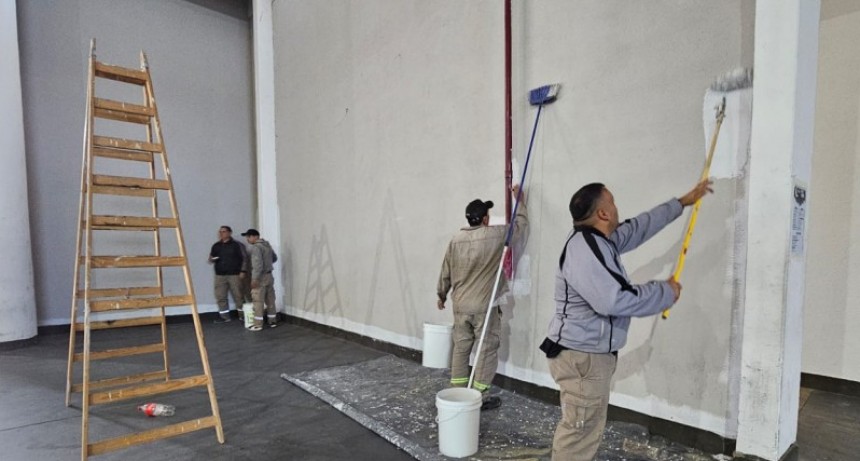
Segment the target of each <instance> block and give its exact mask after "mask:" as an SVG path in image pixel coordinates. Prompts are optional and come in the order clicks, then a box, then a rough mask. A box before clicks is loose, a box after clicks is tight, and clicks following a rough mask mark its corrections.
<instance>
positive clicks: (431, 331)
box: [421, 322, 454, 368]
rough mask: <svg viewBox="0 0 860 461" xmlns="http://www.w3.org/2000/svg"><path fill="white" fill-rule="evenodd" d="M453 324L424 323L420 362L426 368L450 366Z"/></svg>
mask: <svg viewBox="0 0 860 461" xmlns="http://www.w3.org/2000/svg"><path fill="white" fill-rule="evenodd" d="M453 330H454V326H453V325H435V324H432V323H426V322H425V323H424V354H423V358H422V360H421V364H422V365H424V366H425V367H428V368H449V367H450V366H451V349H453V347H454V343H453V341H452V340H451V332H452V331H453Z"/></svg>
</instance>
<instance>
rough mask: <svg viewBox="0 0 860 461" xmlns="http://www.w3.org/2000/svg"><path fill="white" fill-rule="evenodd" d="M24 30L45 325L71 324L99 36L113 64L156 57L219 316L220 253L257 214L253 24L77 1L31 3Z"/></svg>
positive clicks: (167, 6)
mask: <svg viewBox="0 0 860 461" xmlns="http://www.w3.org/2000/svg"><path fill="white" fill-rule="evenodd" d="M18 26H19V36H20V49H21V74H22V84H23V90H24V120H25V131H26V141H27V161H28V165H27V168H28V180H29V182H30V217H31V222H32V233H33V258H34V266H35V275H36V277H35V281H36V293H37V298H36V301H37V305H38V317H39V324H40V325H50V324H64V323H68V322H69V308H70V306H71V299H70V295H71V288H72V287H71V285H72V274H73V261H74V259H73V257H74V249H75V222H76V220H77V210H78V197H79V194H80V162H81V138H82V133H83V126H84V108H85V102H86V101H85V100H86V92H85V90H86V78H87V56H88V53H89V41H90V38H92V37H95V38H96V39H97V48H98V49H97V55H98V58H99V59H100V60H102V61H105V62H109V63H113V64H117V65H123V66H127V67H138V66H139V61H138V53H139V52H140V50H144V51H146V53H147V56H148V57H149V64H150V67H151V70H152V77H153V81H154V85H155V94H156V97H157V102H158V108H159V115H160V116H161V122H162V127H163V128H162V129H163V134H164V139H165V143H166V146H167V150H168V154H169V159H170V166H171V173H172V175H173V179H174V186H175V188H176V194H177V200H178V203H179V210H180V217H181V219H182V225H183V230H184V233H185V243H186V248H187V251H188V255H189V258H190V261H191V273H192V277H193V280H194V284H195V288H196V294H197V296H198V302H199V303H200V307H201V310H202V311H209V310H215V300H214V296H213V294H212V277H213V276H212V269H211V267H210V266H209V265H208V264H207V263H206V257H207V255H208V252H209V247H210V246H211V245H212V243H213V242H215V241H216V240H217V234H216V231H217V230H218V227H219V226H220V225H222V224H227V225H231V226H233V228H234V231H239V230H244V229H243V228H247V227H248V226H250V225H251V224H252V223H253V222H254V217H255V212H256V210H255V208H256V198H255V191H256V182H255V181H256V179H255V172H254V170H255V156H254V141H253V139H254V137H253V136H254V134H253V133H254V131H253V129H254V127H253V109H252V107H253V96H252V91H253V90H252V88H253V86H252V85H253V75H252V72H251V30H250V23H249V21H248V20H247V19H246V18H243V19H238V18H235V17H232V16H228V15H225V14H223V13H219V12H216V11H214V10H212V9H208V8H204V7H201V6H199V5H195V4H193V3H190V2H186V1H183V0H166V1H160V2H138V1H133V0H119V1H116V0H110V1H108V0H70V1H63V2H36V1H24V2H19V4H18ZM185 312H187V310H186V311H185Z"/></svg>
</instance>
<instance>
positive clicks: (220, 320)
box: [215, 317, 232, 323]
mask: <svg viewBox="0 0 860 461" xmlns="http://www.w3.org/2000/svg"><path fill="white" fill-rule="evenodd" d="M230 320H232V319H231V318H230V317H218V318H217V319H215V323H229V322H230Z"/></svg>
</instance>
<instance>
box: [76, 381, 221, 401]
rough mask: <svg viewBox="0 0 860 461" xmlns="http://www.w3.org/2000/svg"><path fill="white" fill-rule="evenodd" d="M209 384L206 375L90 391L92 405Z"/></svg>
mask: <svg viewBox="0 0 860 461" xmlns="http://www.w3.org/2000/svg"><path fill="white" fill-rule="evenodd" d="M207 384H209V378H207V377H206V375H197V376H191V377H188V378H180V379H171V380H168V381H164V382H161V383H153V384H143V385H141V386H133V387H124V388H121V389H111V390H107V391H97V392H91V393H90V405H100V404H103V403H111V402H119V401H121V400H128V399H134V398H138V397H149V396H153V395H158V394H166V393H168V392H176V391H181V390H185V389H191V388H194V387H200V386H205V385H207Z"/></svg>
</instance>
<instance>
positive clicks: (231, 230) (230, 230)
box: [221, 226, 233, 234]
mask: <svg viewBox="0 0 860 461" xmlns="http://www.w3.org/2000/svg"><path fill="white" fill-rule="evenodd" d="M221 229H224V230H225V231H227V232H229V233H231V234H232V233H233V229H231V228H230V226H221Z"/></svg>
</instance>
